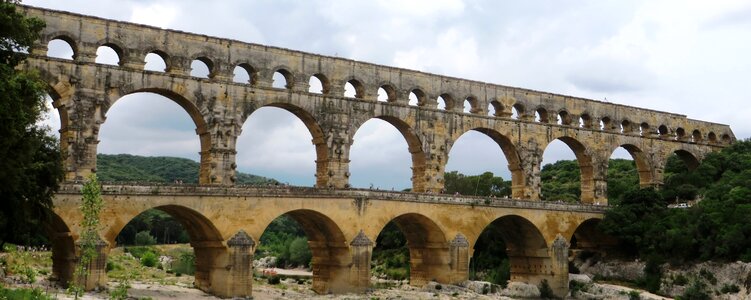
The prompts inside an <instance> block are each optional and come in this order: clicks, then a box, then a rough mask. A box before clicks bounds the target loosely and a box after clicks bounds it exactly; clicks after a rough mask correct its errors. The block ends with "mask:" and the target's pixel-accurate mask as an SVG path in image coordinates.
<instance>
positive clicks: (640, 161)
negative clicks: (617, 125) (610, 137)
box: [608, 144, 655, 188]
mask: <svg viewBox="0 0 751 300" xmlns="http://www.w3.org/2000/svg"><path fill="white" fill-rule="evenodd" d="M618 147H623V149H626V151H627V152H628V154H630V155H631V158H633V159H634V163H636V171H637V172H639V186H640V187H642V188H645V187H649V186H652V185H653V184H654V182H655V175H654V171H653V170H654V168H653V167H652V164H651V162H650V160H649V156H648V155H647V153H645V152H644V151H642V150H641V148H639V147H638V146H635V145H633V144H621V145H619V146H617V147H615V148H613V149H611V150H610V156H612V155H613V152H615V150H616V149H618ZM610 156H608V157H610Z"/></svg>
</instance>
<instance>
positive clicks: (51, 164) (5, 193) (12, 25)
mask: <svg viewBox="0 0 751 300" xmlns="http://www.w3.org/2000/svg"><path fill="white" fill-rule="evenodd" d="M17 3H18V1H13V0H0V137H2V138H0V158H1V159H0V246H1V245H2V244H4V243H5V242H16V243H24V244H31V243H42V242H44V241H43V239H40V238H39V237H40V236H43V235H42V234H41V232H40V230H41V229H40V228H43V226H40V225H41V224H40V223H42V222H44V221H46V218H49V211H50V209H51V207H52V200H51V199H52V196H53V194H54V193H55V192H56V191H57V189H58V185H59V182H60V181H61V180H62V178H63V168H62V164H61V161H62V159H61V155H60V151H59V146H58V142H57V140H56V139H55V138H54V137H51V136H49V135H48V133H49V129H47V128H44V127H42V126H40V125H37V124H36V123H37V122H38V121H39V120H40V119H41V118H42V116H43V113H44V112H45V111H46V106H45V95H46V91H47V90H46V85H45V83H44V82H42V81H41V80H40V79H39V76H38V75H37V74H36V73H34V72H29V71H22V70H18V69H17V68H16V67H17V66H18V65H19V64H20V63H21V62H22V61H23V59H24V58H25V57H26V54H24V53H25V52H28V49H29V48H30V47H31V46H32V45H33V43H34V41H36V40H37V39H38V38H39V32H40V31H41V30H42V28H44V23H43V22H42V21H41V20H39V19H35V18H27V17H26V16H24V15H23V14H22V13H20V12H18V11H16V4H17Z"/></svg>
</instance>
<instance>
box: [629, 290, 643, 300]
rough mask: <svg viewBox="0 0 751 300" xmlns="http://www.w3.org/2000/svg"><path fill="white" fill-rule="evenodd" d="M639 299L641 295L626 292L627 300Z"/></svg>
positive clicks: (636, 292)
mask: <svg viewBox="0 0 751 300" xmlns="http://www.w3.org/2000/svg"><path fill="white" fill-rule="evenodd" d="M639 299H641V294H640V293H639V292H638V291H634V290H632V291H630V292H628V300H639Z"/></svg>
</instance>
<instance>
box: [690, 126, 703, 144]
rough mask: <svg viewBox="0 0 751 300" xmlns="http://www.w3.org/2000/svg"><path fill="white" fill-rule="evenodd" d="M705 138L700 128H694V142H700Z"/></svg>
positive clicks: (692, 139) (692, 135) (692, 134)
mask: <svg viewBox="0 0 751 300" xmlns="http://www.w3.org/2000/svg"><path fill="white" fill-rule="evenodd" d="M703 140H704V138H703V137H702V135H701V131H699V129H694V131H693V132H692V133H691V141H692V142H694V143H700V142H702V141H703Z"/></svg>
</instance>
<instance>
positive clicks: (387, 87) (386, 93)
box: [378, 83, 397, 102]
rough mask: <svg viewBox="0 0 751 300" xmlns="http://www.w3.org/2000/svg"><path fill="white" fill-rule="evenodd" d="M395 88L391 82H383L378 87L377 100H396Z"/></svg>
mask: <svg viewBox="0 0 751 300" xmlns="http://www.w3.org/2000/svg"><path fill="white" fill-rule="evenodd" d="M396 100H397V99H396V88H394V86H393V85H391V84H388V83H387V84H383V85H381V87H380V88H378V101H382V102H396Z"/></svg>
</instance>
